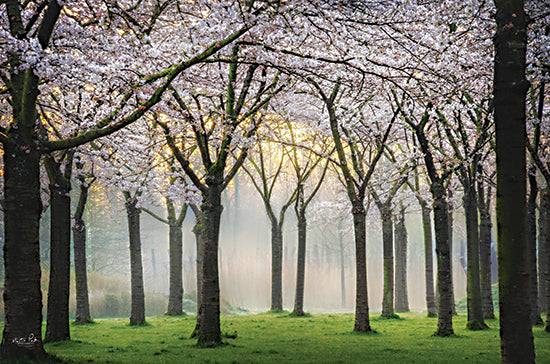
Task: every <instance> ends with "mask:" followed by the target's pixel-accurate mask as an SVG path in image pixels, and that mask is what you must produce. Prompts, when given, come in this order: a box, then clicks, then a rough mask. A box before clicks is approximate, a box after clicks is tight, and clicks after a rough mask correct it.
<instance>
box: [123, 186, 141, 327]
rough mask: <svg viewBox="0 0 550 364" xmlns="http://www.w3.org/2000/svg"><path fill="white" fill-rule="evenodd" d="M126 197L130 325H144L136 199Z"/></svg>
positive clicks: (138, 209)
mask: <svg viewBox="0 0 550 364" xmlns="http://www.w3.org/2000/svg"><path fill="white" fill-rule="evenodd" d="M125 195H126V213H127V215H128V232H129V237H130V279H131V291H132V304H131V305H132V306H131V312H130V325H143V324H145V293H144V289H143V264H142V261H141V232H140V214H141V209H140V208H138V207H137V199H136V198H133V197H130V196H128V194H127V193H125Z"/></svg>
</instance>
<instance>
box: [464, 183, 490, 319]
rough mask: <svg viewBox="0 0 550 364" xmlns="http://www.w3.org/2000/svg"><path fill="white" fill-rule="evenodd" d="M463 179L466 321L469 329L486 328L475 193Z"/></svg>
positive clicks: (470, 185) (473, 188) (472, 187)
mask: <svg viewBox="0 0 550 364" xmlns="http://www.w3.org/2000/svg"><path fill="white" fill-rule="evenodd" d="M468 182H469V181H463V184H462V185H463V187H464V214H465V216H466V240H467V245H466V248H467V249H466V250H467V260H468V270H467V271H466V278H467V279H466V291H467V303H468V323H467V324H466V327H467V328H468V329H470V330H482V329H486V328H487V325H486V324H485V321H484V320H483V309H482V307H481V282H480V272H479V223H478V215H477V211H478V207H477V195H476V192H475V187H474V186H472V184H470V183H468Z"/></svg>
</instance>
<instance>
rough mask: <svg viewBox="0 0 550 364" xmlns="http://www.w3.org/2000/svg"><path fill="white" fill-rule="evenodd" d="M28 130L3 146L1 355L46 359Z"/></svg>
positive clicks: (35, 166)
mask: <svg viewBox="0 0 550 364" xmlns="http://www.w3.org/2000/svg"><path fill="white" fill-rule="evenodd" d="M30 72H32V71H30ZM33 107H34V105H33ZM34 117H36V115H35V116H34ZM25 129H26V128H23V127H22V126H20V127H19V131H14V130H13V128H12V131H11V133H10V134H14V135H12V137H13V138H11V139H13V142H12V143H4V144H3V147H4V153H3V158H4V199H5V200H4V205H3V207H4V228H5V241H4V270H5V287H4V314H5V316H4V317H5V321H4V332H3V335H2V345H1V347H0V356H1V357H2V358H4V359H7V358H20V357H28V358H31V359H42V358H45V357H46V352H45V351H44V346H43V344H42V292H41V290H40V274H41V271H40V247H39V238H38V232H39V222H40V214H41V212H42V203H41V200H40V183H39V181H40V173H39V161H40V155H39V154H38V152H37V151H36V150H35V149H34V148H32V147H31V148H30V149H29V146H32V145H34V141H33V137H32V131H31V130H25ZM23 147H26V148H25V149H24V148H23ZM27 150H28V151H29V153H26V151H27ZM21 262H24V263H25V266H24V267H22V266H21ZM22 268H24V269H22Z"/></svg>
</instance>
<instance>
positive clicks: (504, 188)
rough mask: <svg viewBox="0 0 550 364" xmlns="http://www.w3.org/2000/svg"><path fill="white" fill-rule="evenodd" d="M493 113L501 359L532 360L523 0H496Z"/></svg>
mask: <svg viewBox="0 0 550 364" xmlns="http://www.w3.org/2000/svg"><path fill="white" fill-rule="evenodd" d="M495 5H496V22H497V30H496V34H495V37H494V43H495V73H494V91H493V93H494V106H495V111H494V117H495V125H496V158H497V224H498V239H497V241H498V277H499V300H500V338H501V354H502V362H503V363H534V362H535V349H534V345H533V331H532V328H531V320H530V315H531V307H530V306H531V304H530V300H529V272H528V269H527V256H526V255H527V254H526V253H527V245H526V243H527V242H526V233H527V229H526V221H527V219H526V199H525V196H526V192H527V191H526V190H527V188H526V179H527V176H526V160H525V159H526V158H525V153H526V146H525V143H526V137H527V135H526V130H525V99H526V93H527V89H528V83H527V80H526V79H525V54H526V48H527V46H526V44H527V39H526V28H527V24H526V16H525V11H524V1H523V0H495Z"/></svg>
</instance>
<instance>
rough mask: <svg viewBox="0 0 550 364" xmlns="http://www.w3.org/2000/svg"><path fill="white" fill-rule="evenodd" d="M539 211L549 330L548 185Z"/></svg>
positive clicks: (543, 279)
mask: <svg viewBox="0 0 550 364" xmlns="http://www.w3.org/2000/svg"><path fill="white" fill-rule="evenodd" d="M540 205H541V206H540V211H541V218H542V219H543V220H544V221H543V223H542V224H541V226H542V228H543V232H542V234H541V236H540V238H539V239H540V240H539V246H540V247H544V248H543V249H544V255H543V257H544V258H543V259H544V265H545V269H544V273H543V275H542V276H541V277H540V280H541V281H542V284H543V285H544V289H545V298H546V302H545V303H546V305H545V306H544V307H545V308H546V326H545V328H544V330H545V331H546V332H550V313H549V312H550V269H549V268H550V254H549V253H550V186H548V185H547V186H546V188H545V189H544V191H543V193H542V194H541V202H540Z"/></svg>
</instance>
